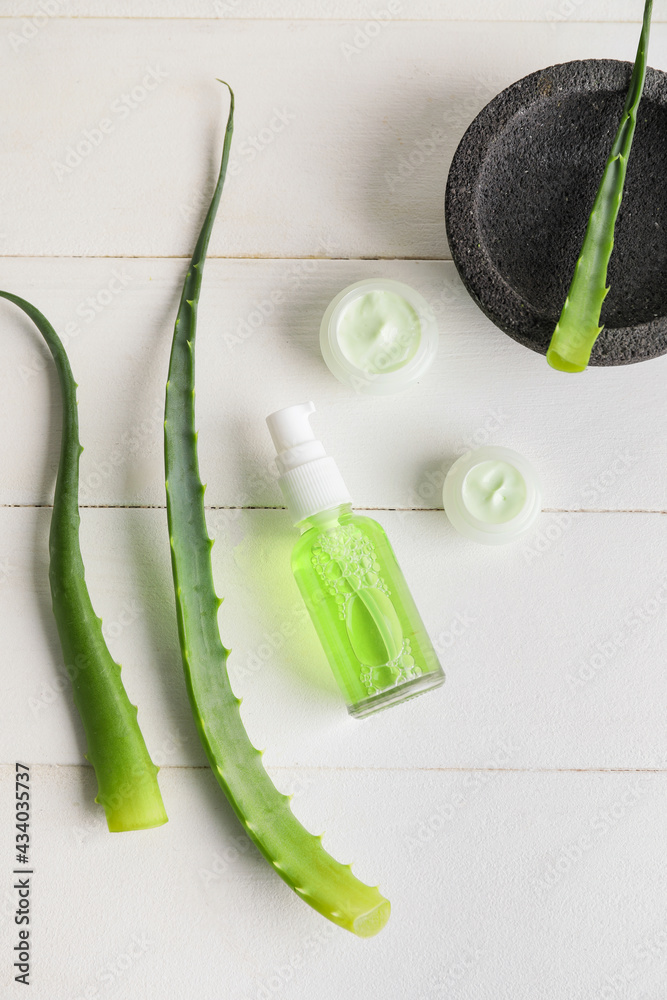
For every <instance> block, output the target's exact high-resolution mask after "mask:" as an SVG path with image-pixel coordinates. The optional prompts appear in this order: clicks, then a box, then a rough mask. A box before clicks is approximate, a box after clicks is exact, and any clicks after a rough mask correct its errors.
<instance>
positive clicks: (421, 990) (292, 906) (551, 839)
mask: <svg viewBox="0 0 667 1000" xmlns="http://www.w3.org/2000/svg"><path fill="white" fill-rule="evenodd" d="M91 779H92V774H91V772H90V771H89V770H88V769H82V768H58V769H54V768H41V767H36V768H34V769H33V792H32V795H33V804H34V808H35V815H34V819H33V825H32V837H33V844H34V846H33V861H34V869H35V874H34V875H33V876H32V878H33V897H32V907H33V909H32V914H33V920H34V932H33V939H32V940H33V944H34V957H33V960H32V977H31V978H32V990H33V993H34V995H35V996H36V997H38V998H39V1000H47V998H48V1000H70V998H76V1000H80V998H83V997H97V996H123V997H125V998H127V1000H139V998H143V997H146V996H151V995H153V994H154V993H155V990H156V986H158V987H159V988H162V989H163V988H164V984H166V983H168V984H169V990H170V993H171V995H173V996H191V995H193V994H194V993H196V995H197V997H198V998H200V1000H220V997H225V998H226V997H229V998H234V1000H236V998H238V1000H260V998H261V1000H264V998H266V997H267V996H273V995H274V994H277V995H279V996H284V997H286V998H289V1000H306V998H311V997H314V996H317V997H321V998H322V1000H340V998H348V997H350V998H351V997H354V996H358V995H359V992H360V989H361V990H363V993H364V995H366V996H378V997H379V996H394V995H397V991H400V992H401V993H405V994H406V995H409V996H425V997H426V996H443V997H445V996H446V997H452V998H462V1000H463V998H466V1000H467V998H469V997H502V998H509V997H512V998H515V1000H534V998H535V997H539V996H543V995H546V994H545V992H544V983H545V981H548V996H549V998H550V1000H573V998H577V1000H579V998H581V1000H583V998H588V997H594V996H595V997H596V996H606V995H608V996H610V997H613V996H616V995H626V993H627V992H628V990H629V989H630V987H633V988H634V990H638V991H641V992H640V993H639V994H637V995H641V996H646V997H649V996H650V997H659V996H660V995H661V990H662V984H663V983H664V975H665V941H666V936H665V933H666V932H665V925H666V922H667V909H666V906H665V892H666V889H667V884H666V882H665V870H664V833H663V831H664V801H665V793H666V792H667V784H666V782H667V779H666V777H665V775H664V774H663V775H660V776H654V777H652V778H648V777H647V776H646V775H644V776H638V775H636V774H604V775H600V774H596V775H590V774H551V775H530V774H502V775H496V776H495V777H492V778H489V779H488V780H485V778H484V776H483V775H482V774H479V773H477V774H470V773H467V774H457V775H452V774H446V773H429V774H414V773H413V772H401V771H391V772H386V773H380V774H377V773H369V772H368V771H366V770H361V771H353V772H350V771H344V770H334V771H329V772H326V773H321V772H314V771H308V770H305V771H302V770H299V771H291V772H289V773H288V774H285V776H284V782H285V785H286V786H287V787H292V788H294V789H295V790H296V791H297V797H296V798H295V800H294V807H295V809H296V811H297V812H298V814H299V815H300V817H301V818H302V819H303V821H304V822H306V823H307V824H308V825H309V826H310V827H311V828H312V829H314V830H316V831H319V830H321V829H322V828H323V827H324V826H326V827H327V833H326V835H325V839H324V843H325V845H326V846H327V848H328V849H329V850H330V851H332V852H333V853H334V854H336V855H337V856H338V857H339V858H341V859H342V860H343V861H347V860H350V859H353V858H354V859H355V871H356V872H357V873H358V874H359V875H360V877H362V878H366V879H368V880H370V881H372V883H373V884H375V883H376V882H379V883H380V888H381V890H382V891H383V892H385V893H386V895H387V896H388V897H389V898H390V899H391V902H392V908H393V909H392V916H391V919H390V921H389V923H388V924H387V927H386V928H385V929H384V930H383V931H382V933H381V934H380V935H378V936H377V937H376V938H373V939H370V940H368V941H363V942H361V941H359V940H358V939H355V938H354V937H353V936H352V935H350V934H347V933H346V932H345V931H342V930H340V929H338V928H335V927H333V926H331V925H329V924H327V922H326V921H325V920H324V919H323V918H322V917H320V916H319V914H317V913H315V912H314V911H313V910H311V909H310V908H309V907H307V906H306V905H305V904H304V903H303V902H301V901H300V900H299V899H297V897H296V896H295V895H294V894H293V893H291V892H290V890H289V889H288V888H287V887H286V886H285V885H284V884H283V883H282V882H281V881H280V879H279V878H278V877H277V876H276V875H275V874H274V873H273V872H272V871H271V870H270V868H269V867H268V865H267V864H266V862H265V861H264V860H263V859H262V858H261V857H260V856H259V854H258V852H257V851H256V850H255V849H254V848H252V847H251V846H250V845H249V844H248V842H247V841H246V839H245V836H244V835H243V834H242V833H241V832H240V828H239V826H238V824H237V822H236V820H235V819H234V817H233V815H232V814H231V811H230V809H229V808H228V807H227V805H226V803H225V802H224V800H223V798H222V795H221V793H220V792H219V789H218V788H217V787H216V785H215V781H214V779H213V776H212V775H211V774H210V773H209V772H206V771H192V770H183V769H174V768H168V769H166V770H165V771H163V772H162V774H161V782H162V787H163V791H164V797H165V801H166V803H167V811H168V813H169V817H170V822H169V823H168V824H167V825H166V826H164V827H161V828H160V829H158V830H151V831H145V832H142V833H139V834H127V835H123V836H110V835H109V834H108V833H107V832H106V830H105V828H104V824H103V820H102V818H101V816H100V812H101V810H99V808H98V807H96V806H93V805H92V804H91V800H92V796H93V794H94V785H93V782H92V780H91ZM13 783H14V774H13V766H12V767H11V768H4V769H3V771H2V781H0V807H1V808H2V811H3V815H4V816H5V817H6V816H9V815H10V812H11V811H13V790H14V784H13ZM453 803H457V805H456V806H454V805H453ZM437 820H439V822H437ZM422 829H423V830H424V833H423V834H422V837H421V838H419V836H418V832H419V831H420V830H422ZM429 832H430V835H429ZM11 885H12V883H11V881H10V879H9V877H8V876H6V878H5V887H4V888H3V892H2V902H1V904H0V905H1V906H2V910H1V911H0V912H1V913H2V916H3V930H2V939H3V944H4V946H5V955H7V956H9V955H10V954H11V948H12V946H13V944H14V934H15V931H16V928H15V927H14V925H13V924H12V923H11V922H10V920H9V917H10V916H11V913H12V912H13V909H15V907H16V890H15V889H12V888H11ZM82 915H85V919H82ZM74 929H76V933H74ZM407 952H409V954H410V956H411V961H410V963H409V967H408V965H406V961H405V955H406V953H407ZM564 953H567V961H563V954H564ZM3 984H4V996H6V997H11V998H13V997H15V996H16V997H18V996H21V995H22V994H21V993H20V987H19V985H18V984H15V983H13V982H11V979H10V971H9V968H8V963H6V964H5V969H4V971H3ZM605 991H606V992H605ZM628 995H629V994H628Z"/></svg>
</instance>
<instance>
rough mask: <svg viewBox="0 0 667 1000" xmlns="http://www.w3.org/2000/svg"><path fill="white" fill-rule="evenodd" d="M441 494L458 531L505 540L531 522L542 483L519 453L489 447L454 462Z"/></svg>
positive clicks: (490, 541) (474, 537)
mask: <svg viewBox="0 0 667 1000" xmlns="http://www.w3.org/2000/svg"><path fill="white" fill-rule="evenodd" d="M442 499H443V503H444V507H445V512H446V514H447V517H448V518H449V520H450V521H451V523H452V525H453V526H454V527H455V528H456V530H457V531H458V532H459V533H460V534H462V535H465V536H466V538H471V539H472V540H473V541H476V542H483V543H484V544H485V545H504V544H505V542H512V541H514V539H516V538H520V537H521V535H523V534H525V532H526V531H528V529H529V528H530V527H531V525H532V524H533V522H534V521H535V518H536V517H537V515H538V514H539V512H540V510H541V507H542V488H541V485H540V480H539V477H538V475H537V472H536V471H535V469H534V468H533V466H532V465H531V464H530V462H529V461H528V460H527V459H525V458H524V457H523V455H519V453H518V452H516V451H512V450H511V449H510V448H500V447H496V446H489V447H486V448H478V449H477V450H476V451H469V452H468V453H467V454H466V455H462V456H461V458H458V459H457V460H456V462H454V464H453V465H452V467H451V469H450V470H449V472H448V473H447V476H446V478H445V484H444V487H443V491H442Z"/></svg>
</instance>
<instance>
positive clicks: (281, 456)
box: [266, 403, 352, 524]
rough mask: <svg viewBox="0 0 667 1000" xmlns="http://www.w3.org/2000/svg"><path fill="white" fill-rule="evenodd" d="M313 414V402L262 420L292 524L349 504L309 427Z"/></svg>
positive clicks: (329, 460)
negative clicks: (274, 452)
mask: <svg viewBox="0 0 667 1000" xmlns="http://www.w3.org/2000/svg"><path fill="white" fill-rule="evenodd" d="M314 412H315V404H314V403H297V404H296V405H295V406H286V407H285V408H284V409H283V410H276V411H275V413H272V414H270V416H268V417H267V418H266V422H267V424H268V427H269V433H270V434H271V438H272V440H273V444H274V446H275V449H276V452H277V458H276V465H277V467H278V473H279V476H278V484H279V486H280V489H281V492H282V494H283V497H284V498H285V503H286V504H287V509H288V511H289V513H290V516H291V518H292V523H293V524H299V522H300V521H304V520H306V518H308V517H312V515H313V514H319V513H320V512H321V511H323V510H330V509H331V508H332V507H338V506H340V504H343V503H351V502H352V497H351V496H350V494H349V493H348V490H347V487H346V486H345V483H344V482H343V477H342V476H341V474H340V472H339V470H338V466H337V465H336V463H335V461H334V460H333V458H329V456H328V455H327V454H326V452H325V450H324V445H323V444H322V442H321V441H318V440H317V439H316V437H315V435H314V433H313V429H312V427H311V426H310V415H311V413H314Z"/></svg>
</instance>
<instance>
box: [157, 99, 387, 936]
mask: <svg viewBox="0 0 667 1000" xmlns="http://www.w3.org/2000/svg"><path fill="white" fill-rule="evenodd" d="M221 82H222V81H221ZM225 86H228V85H227V84H225ZM228 89H229V93H230V109H229V118H228V120H227V129H226V132H225V140H224V145H223V152H222V162H221V166H220V173H219V176H218V180H217V184H216V188H215V191H214V194H213V198H212V201H211V205H210V208H209V210H208V213H207V215H206V218H205V220H204V224H203V226H202V229H201V232H200V234H199V239H198V241H197V245H196V247H195V251H194V254H193V256H192V261H191V264H190V267H189V269H188V273H187V276H186V278H185V285H184V288H183V295H182V297H181V303H180V306H179V310H178V316H177V319H176V326H175V329H174V339H173V344H172V351H171V360H170V365H169V380H168V382H167V393H166V407H165V424H164V427H165V435H164V437H165V466H166V488H167V516H168V522H169V535H170V542H171V561H172V569H173V576H174V589H175V593H176V609H177V618H178V631H179V637H180V645H181V652H182V656H183V667H184V671H185V680H186V685H187V690H188V695H189V697H190V704H191V706H192V711H193V713H194V717H195V723H196V725H197V729H198V731H199V736H200V738H201V741H202V744H203V746H204V749H205V750H206V754H207V756H208V759H209V761H210V764H211V767H212V769H213V772H214V774H215V776H216V779H217V781H218V783H219V785H220V787H221V788H222V790H223V792H224V793H225V795H226V796H227V798H228V800H229V802H230V804H231V806H232V808H233V809H234V812H235V813H236V815H237V817H238V819H239V821H240V823H241V824H242V826H243V828H244V829H245V831H246V833H247V834H248V836H249V837H250V838H251V840H252V841H253V842H254V843H255V844H256V845H257V847H258V848H259V850H260V851H261V853H262V854H263V855H264V857H265V858H266V860H267V861H268V862H269V863H270V864H271V865H272V866H273V867H274V869H275V870H276V872H277V873H278V874H279V875H280V877H281V878H282V879H283V880H284V881H285V882H286V883H287V885H289V886H290V888H292V889H293V890H294V892H296V893H297V895H299V896H300V897H301V898H302V899H303V900H305V902H307V903H308V904H309V905H310V906H312V907H313V908H314V909H315V910H317V911H318V912H319V913H321V914H323V915H324V916H325V917H327V918H328V919H329V920H331V921H333V922H334V923H336V924H339V925H340V926H341V927H345V928H347V930H350V931H353V932H354V933H355V934H358V935H359V936H361V937H370V936H371V935H373V934H376V933H377V932H378V931H379V930H381V928H382V927H383V926H384V925H385V923H386V922H387V920H388V918H389V912H390V905H389V901H388V900H386V899H385V898H384V897H383V896H381V895H380V893H379V892H378V890H377V888H371V887H370V886H367V885H365V884H364V883H363V882H360V881H359V879H357V878H356V877H355V876H354V875H353V874H352V872H351V870H350V866H349V865H342V864H340V863H339V862H338V861H335V860H334V859H333V858H332V857H331V856H330V855H329V854H327V852H326V851H325V850H324V848H323V847H322V844H321V838H320V837H315V836H313V835H312V834H311V833H309V832H308V831H307V830H306V829H305V827H303V826H302V825H301V823H299V821H298V820H297V819H296V817H295V816H294V814H293V813H292V810H291V809H290V805H289V797H288V796H286V795H283V794H281V793H280V792H279V791H278V790H277V789H276V787H275V786H274V785H273V783H272V781H271V779H270V778H269V776H268V774H267V773H266V771H265V769H264V766H263V764H262V760H261V756H262V755H261V753H260V751H259V750H257V749H256V748H255V747H254V746H253V745H252V743H251V742H250V740H249V738H248V735H247V733H246V731H245V728H244V726H243V722H242V720H241V715H240V712H239V705H240V703H241V702H240V699H239V698H237V697H236V696H235V695H234V692H233V691H232V688H231V685H230V682H229V676H228V673H227V666H226V664H227V657H228V655H229V650H228V649H226V648H225V647H224V646H223V644H222V641H221V638H220V632H219V629H218V608H219V607H220V604H221V603H222V602H221V601H220V600H219V599H218V597H217V596H216V592H215V587H214V583H213V571H212V565H211V548H212V545H213V542H212V541H211V539H210V538H209V536H208V531H207V528H206V517H205V511H204V486H203V485H202V482H201V479H200V476H199V463H198V458H197V435H196V433H195V414H194V388H195V356H194V349H195V335H196V326H197V304H198V301H199V292H200V288H201V280H202V269H203V266H204V261H205V257H206V248H207V246H208V242H209V238H210V234H211V229H212V227H213V221H214V219H215V214H216V210H217V208H218V203H219V201H220V196H221V194H222V188H223V184H224V179H225V171H226V168H227V161H228V158H229V150H230V145H231V140H232V132H233V127H234V95H233V92H232V90H231V88H230V87H228Z"/></svg>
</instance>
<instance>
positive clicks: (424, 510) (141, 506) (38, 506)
mask: <svg viewBox="0 0 667 1000" xmlns="http://www.w3.org/2000/svg"><path fill="white" fill-rule="evenodd" d="M52 509H53V504H51V503H0V510H52ZM354 509H355V510H369V511H374V510H377V511H387V512H392V511H395V512H396V513H406V514H410V513H411V514H432V513H437V514H442V507H364V506H362V505H360V504H355V505H354ZM79 510H166V506H165V504H161V503H135V504H123V503H87V504H79ZM205 510H285V508H284V507H269V506H262V505H259V504H258V505H256V506H252V505H248V506H233V505H227V504H219V505H218V504H210V505H209V504H206V506H205ZM542 513H543V514H667V510H663V509H661V508H658V507H543V508H542Z"/></svg>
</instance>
